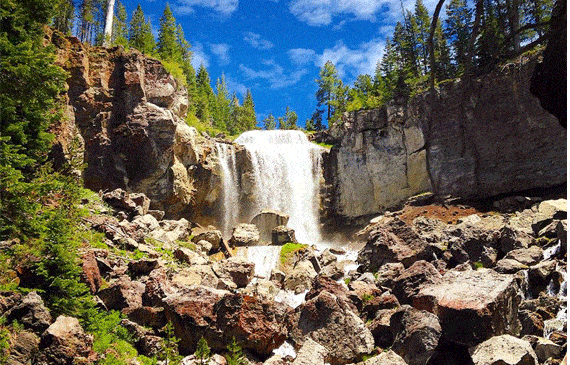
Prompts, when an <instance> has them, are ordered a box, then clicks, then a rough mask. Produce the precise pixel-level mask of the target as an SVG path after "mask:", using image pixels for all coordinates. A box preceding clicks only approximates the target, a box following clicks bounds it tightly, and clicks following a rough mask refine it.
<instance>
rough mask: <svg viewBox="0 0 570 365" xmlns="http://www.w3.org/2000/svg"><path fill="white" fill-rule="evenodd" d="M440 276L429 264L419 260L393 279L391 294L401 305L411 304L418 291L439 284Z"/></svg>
mask: <svg viewBox="0 0 570 365" xmlns="http://www.w3.org/2000/svg"><path fill="white" fill-rule="evenodd" d="M441 278H442V276H441V274H440V273H439V272H438V271H437V269H436V268H435V267H434V266H433V265H432V264H431V263H429V262H427V261H424V260H420V261H416V262H415V263H414V264H413V265H412V266H410V267H409V268H407V269H406V270H404V272H402V274H401V275H400V276H398V277H397V278H395V279H394V283H393V288H392V292H393V293H394V295H395V296H396V297H397V298H398V300H399V302H400V303H402V304H411V303H412V301H413V298H414V297H415V296H416V295H417V294H418V292H419V290H420V289H421V288H422V287H424V286H426V285H433V284H437V283H440V282H441Z"/></svg>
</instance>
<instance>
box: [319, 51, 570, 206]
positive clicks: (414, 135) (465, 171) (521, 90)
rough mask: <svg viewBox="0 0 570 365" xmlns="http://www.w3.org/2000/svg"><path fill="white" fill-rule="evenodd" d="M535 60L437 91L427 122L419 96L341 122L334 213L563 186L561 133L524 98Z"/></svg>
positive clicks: (334, 153)
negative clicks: (423, 197) (413, 199)
mask: <svg viewBox="0 0 570 365" xmlns="http://www.w3.org/2000/svg"><path fill="white" fill-rule="evenodd" d="M536 61H537V57H533V58H530V59H525V60H523V61H522V62H521V63H520V64H516V65H515V64H510V65H509V67H506V68H503V69H501V70H500V71H497V72H495V73H491V74H489V75H486V76H484V77H482V78H480V79H478V80H474V81H472V82H471V83H470V84H469V85H468V84H466V83H461V82H455V83H446V84H443V85H440V87H439V90H438V93H439V94H438V97H437V105H436V106H435V107H434V108H433V112H432V113H430V112H429V111H430V109H431V108H430V106H429V104H428V98H427V97H426V96H425V95H420V96H417V97H415V98H413V99H411V100H409V101H408V102H407V104H405V105H402V104H394V103H392V104H388V105H387V106H385V107H383V108H382V109H378V110H369V111H358V112H351V113H347V114H345V115H344V116H343V118H342V123H339V124H337V125H334V126H332V127H331V133H332V134H333V136H334V137H335V138H336V139H337V140H338V141H340V146H339V147H335V148H333V149H332V150H331V157H330V158H329V159H328V160H327V161H328V164H325V168H326V169H329V171H328V172H327V173H326V175H327V176H329V177H330V181H329V183H330V184H331V185H332V186H334V189H333V190H334V193H333V196H332V205H333V210H334V211H335V212H336V213H337V214H339V215H340V216H343V217H358V216H362V215H368V214H373V213H377V212H381V211H383V210H384V209H385V208H387V207H393V206H396V205H398V203H400V202H402V201H403V200H405V199H406V198H408V197H410V196H412V195H416V194H418V193H422V192H425V191H430V190H433V192H435V193H436V194H438V195H442V196H443V195H453V196H460V197H464V198H484V197H490V196H495V195H498V194H502V193H511V192H515V191H523V190H527V189H530V188H542V187H552V186H556V185H560V184H564V183H565V182H566V159H565V156H566V131H565V130H564V129H563V128H562V127H561V126H560V124H559V123H558V121H557V120H556V118H554V117H553V116H552V115H550V114H548V112H546V111H545V110H543V109H542V108H541V107H540V104H539V102H538V100H537V99H536V98H535V97H534V96H532V95H531V93H530V92H529V83H530V78H531V74H532V72H533V69H534V66H535V64H536ZM430 114H431V120H430V118H429V115H430ZM482 126H484V127H482ZM537 136H540V138H537ZM387 171H389V173H387ZM498 171H500V173H497V172H498Z"/></svg>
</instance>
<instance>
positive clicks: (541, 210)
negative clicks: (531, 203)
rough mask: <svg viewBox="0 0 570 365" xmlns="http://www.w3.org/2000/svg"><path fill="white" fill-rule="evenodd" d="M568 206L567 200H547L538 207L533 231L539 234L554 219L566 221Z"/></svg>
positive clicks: (533, 222)
mask: <svg viewBox="0 0 570 365" xmlns="http://www.w3.org/2000/svg"><path fill="white" fill-rule="evenodd" d="M567 213H568V206H567V202H566V199H558V200H545V201H543V202H541V203H540V204H539V205H538V210H537V212H536V214H535V216H534V220H533V221H532V229H533V231H534V233H536V234H538V233H539V232H540V230H541V229H543V228H544V227H546V226H547V225H548V224H549V223H550V222H552V220H553V219H566V217H567Z"/></svg>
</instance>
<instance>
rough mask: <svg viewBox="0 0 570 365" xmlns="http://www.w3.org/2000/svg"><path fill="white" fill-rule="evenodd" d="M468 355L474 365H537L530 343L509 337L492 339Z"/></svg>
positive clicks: (472, 349) (470, 351)
mask: <svg viewBox="0 0 570 365" xmlns="http://www.w3.org/2000/svg"><path fill="white" fill-rule="evenodd" d="M469 353H470V354H471V358H472V360H473V364H474V365H538V359H537V357H536V354H535V353H534V350H533V349H532V347H531V345H530V343H528V342H527V341H525V340H521V339H518V338H516V337H513V336H511V335H501V336H495V337H492V338H490V339H488V340H487V341H485V342H483V343H481V344H479V345H477V346H475V347H473V348H471V349H469Z"/></svg>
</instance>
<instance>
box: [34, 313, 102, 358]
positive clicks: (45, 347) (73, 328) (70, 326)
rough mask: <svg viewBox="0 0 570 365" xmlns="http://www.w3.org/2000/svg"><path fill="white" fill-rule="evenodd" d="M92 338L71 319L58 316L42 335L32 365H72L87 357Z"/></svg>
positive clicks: (75, 320)
mask: <svg viewBox="0 0 570 365" xmlns="http://www.w3.org/2000/svg"><path fill="white" fill-rule="evenodd" d="M92 345H93V337H92V336H91V335H88V334H86V333H85V332H84V331H83V328H81V325H80V324H79V321H78V320H77V319H76V318H73V317H66V316H59V317H57V319H56V320H55V322H54V323H53V324H52V325H51V326H49V328H48V329H47V330H46V331H45V332H44V333H43V334H42V337H41V340H40V346H39V349H40V351H39V353H38V354H37V356H36V359H35V361H34V362H33V363H34V364H37V365H48V364H49V365H72V364H75V363H77V361H81V358H83V361H85V359H86V358H87V357H88V356H89V354H90V352H91V347H92Z"/></svg>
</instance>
